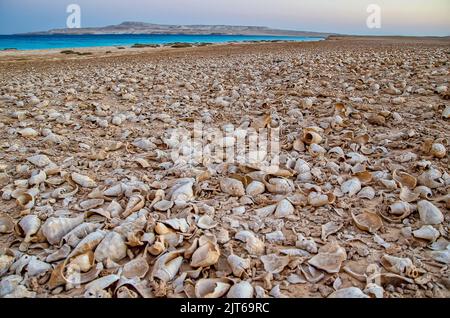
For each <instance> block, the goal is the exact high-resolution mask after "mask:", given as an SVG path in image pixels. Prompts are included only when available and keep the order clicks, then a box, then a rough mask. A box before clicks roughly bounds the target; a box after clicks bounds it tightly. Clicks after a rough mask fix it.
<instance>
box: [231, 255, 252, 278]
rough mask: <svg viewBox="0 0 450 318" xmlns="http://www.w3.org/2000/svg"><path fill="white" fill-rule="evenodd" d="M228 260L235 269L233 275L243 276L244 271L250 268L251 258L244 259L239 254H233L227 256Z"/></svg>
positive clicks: (232, 268)
mask: <svg viewBox="0 0 450 318" xmlns="http://www.w3.org/2000/svg"><path fill="white" fill-rule="evenodd" d="M227 262H228V264H229V265H230V267H231V270H232V271H233V275H234V276H236V277H241V276H242V274H244V272H245V271H246V270H247V269H249V268H250V260H249V259H243V258H242V257H239V256H237V255H234V254H231V255H230V256H228V257H227Z"/></svg>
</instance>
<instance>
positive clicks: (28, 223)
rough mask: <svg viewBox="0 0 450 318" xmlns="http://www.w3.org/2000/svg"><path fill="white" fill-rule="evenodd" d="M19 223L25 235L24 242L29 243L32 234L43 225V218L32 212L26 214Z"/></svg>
mask: <svg viewBox="0 0 450 318" xmlns="http://www.w3.org/2000/svg"><path fill="white" fill-rule="evenodd" d="M18 224H19V227H20V228H21V229H22V232H23V234H24V235H25V240H24V242H25V243H28V242H30V241H31V236H33V235H34V234H36V233H37V232H38V230H39V228H40V227H41V220H40V219H39V218H38V217H37V216H36V215H32V214H30V215H26V216H24V217H23V218H22V220H20V222H19V223H18Z"/></svg>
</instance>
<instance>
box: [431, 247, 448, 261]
mask: <svg viewBox="0 0 450 318" xmlns="http://www.w3.org/2000/svg"><path fill="white" fill-rule="evenodd" d="M431 257H432V258H433V259H434V260H435V261H437V262H439V263H443V264H450V245H448V246H447V249H445V250H442V251H432V252H431Z"/></svg>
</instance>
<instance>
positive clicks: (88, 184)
mask: <svg viewBox="0 0 450 318" xmlns="http://www.w3.org/2000/svg"><path fill="white" fill-rule="evenodd" d="M71 178H72V180H73V182H75V183H76V184H78V185H79V186H82V187H83V188H95V187H96V186H97V184H96V183H95V181H94V180H92V179H91V178H89V177H88V176H84V175H82V174H79V173H76V172H73V173H72V174H71Z"/></svg>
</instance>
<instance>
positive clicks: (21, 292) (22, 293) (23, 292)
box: [3, 285, 36, 298]
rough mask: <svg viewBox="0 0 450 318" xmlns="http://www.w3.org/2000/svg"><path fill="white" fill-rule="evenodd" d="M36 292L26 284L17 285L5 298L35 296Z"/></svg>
mask: <svg viewBox="0 0 450 318" xmlns="http://www.w3.org/2000/svg"><path fill="white" fill-rule="evenodd" d="M35 297H36V292H31V291H29V290H28V289H27V288H26V287H25V286H23V285H19V286H17V287H16V288H15V289H14V290H13V291H12V292H11V293H9V294H5V295H4V296H3V298H35Z"/></svg>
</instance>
